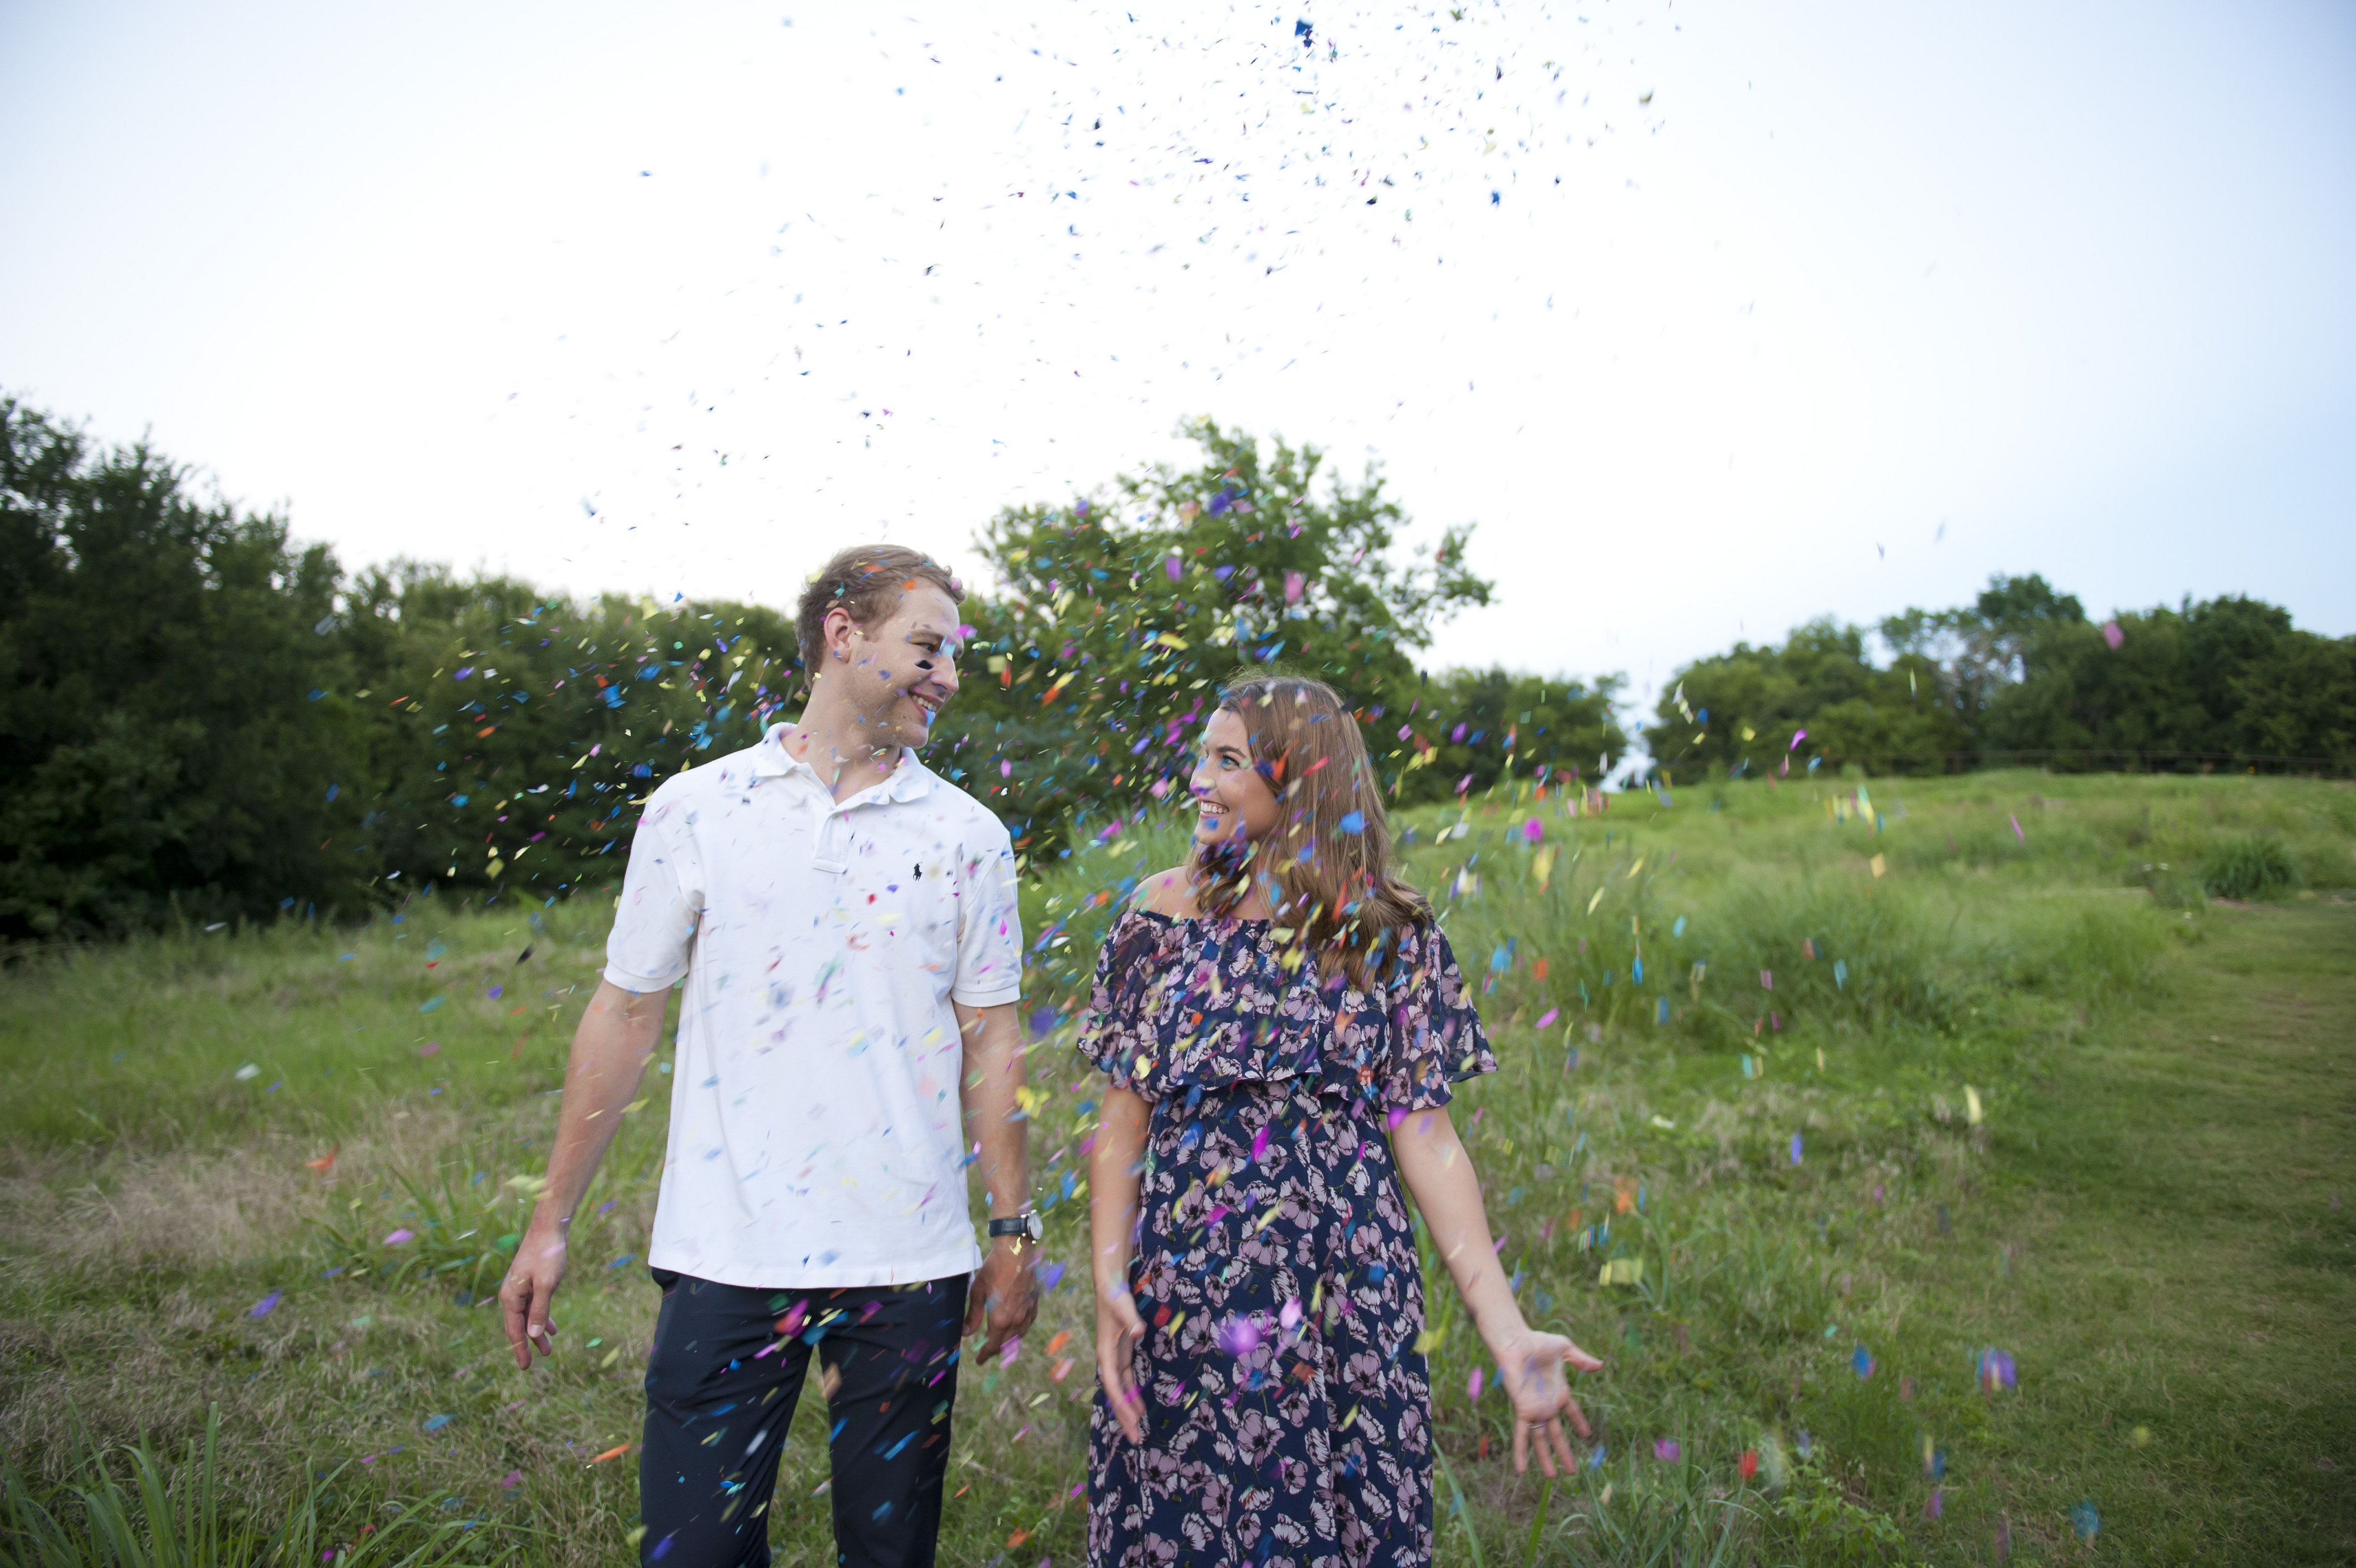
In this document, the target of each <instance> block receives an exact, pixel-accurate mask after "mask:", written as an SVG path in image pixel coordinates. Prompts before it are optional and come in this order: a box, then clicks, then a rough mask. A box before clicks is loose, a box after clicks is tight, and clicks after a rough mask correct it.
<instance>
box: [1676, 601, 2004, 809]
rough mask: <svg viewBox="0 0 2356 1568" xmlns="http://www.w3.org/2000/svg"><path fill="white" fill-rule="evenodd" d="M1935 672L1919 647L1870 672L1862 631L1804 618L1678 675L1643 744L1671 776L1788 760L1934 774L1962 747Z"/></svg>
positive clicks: (1959, 728)
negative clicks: (1828, 760)
mask: <svg viewBox="0 0 2356 1568" xmlns="http://www.w3.org/2000/svg"><path fill="white" fill-rule="evenodd" d="M1926 677H1927V679H1926ZM1939 677H1940V671H1939V670H1938V667H1937V666H1936V665H1934V664H1933V663H1932V662H1931V661H1930V660H1928V659H1927V658H1924V657H1922V655H1920V654H1912V655H1909V656H1905V657H1901V660H1899V661H1898V662H1897V663H1895V664H1892V665H1890V667H1888V668H1881V667H1878V666H1876V665H1875V664H1874V663H1873V661H1872V660H1871V659H1870V658H1869V657H1868V655H1867V651H1866V646H1865V633H1864V632H1863V631H1861V630H1859V629H1858V628H1856V627H1853V626H1841V625H1838V624H1837V623H1835V622H1833V621H1831V620H1815V621H1810V622H1809V623H1808V624H1806V625H1805V626H1803V627H1801V628H1798V629H1796V630H1795V631H1794V632H1793V633H1792V635H1791V636H1790V637H1789V638H1788V639H1785V641H1784V643H1783V646H1782V647H1780V648H1772V647H1771V648H1753V647H1751V645H1750V644H1749V643H1737V644H1736V645H1735V647H1734V648H1733V650H1731V651H1730V652H1727V653H1722V654H1717V655H1714V656H1712V657H1710V658H1708V659H1702V660H1696V661H1695V662H1693V663H1691V664H1688V665H1687V666H1686V667H1685V668H1683V669H1682V670H1680V671H1677V675H1676V682H1674V684H1673V686H1672V689H1671V690H1670V692H1669V693H1668V694H1667V695H1665V696H1664V697H1663V698H1662V699H1661V700H1660V702H1659V703H1658V704H1657V706H1656V707H1655V714H1656V715H1657V717H1658V722H1657V723H1655V725H1652V726H1650V727H1649V728H1647V729H1646V730H1645V732H1644V738H1645V744H1646V745H1647V746H1649V747H1650V748H1651V751H1652V754H1653V757H1654V761H1655V765H1656V766H1657V767H1659V768H1663V769H1665V771H1666V772H1667V773H1668V774H1669V776H1670V777H1671V778H1672V779H1674V778H1675V776H1676V773H1677V772H1678V771H1679V770H1680V769H1684V768H1696V769H1710V770H1717V771H1723V772H1726V773H1728V774H1731V775H1740V774H1741V773H1744V772H1756V771H1759V770H1762V769H1767V770H1778V769H1787V768H1788V764H1789V761H1790V759H1791V758H1792V757H1794V756H1799V757H1807V758H1812V759H1813V758H1818V757H1834V758H1846V757H1868V758H1872V759H1875V760H1877V761H1879V762H1881V763H1882V764H1883V765H1885V766H1892V767H1896V768H1908V769H1922V770H1928V771H1933V772H1936V771H1940V770H1942V769H1944V768H1947V767H1950V766H1960V765H1961V759H1960V758H1956V757H1954V755H1953V754H1957V753H1967V752H1968V751H1969V750H1970V748H1971V744H1972V740H1971V733H1970V731H1969V730H1968V729H1967V728H1966V727H1965V725H1963V723H1962V722H1961V721H1960V719H1959V717H1958V715H1957V713H1956V711H1955V703H1954V693H1953V691H1952V688H1951V685H1950V683H1949V682H1945V681H1943V680H1942V679H1940V678H1939Z"/></svg>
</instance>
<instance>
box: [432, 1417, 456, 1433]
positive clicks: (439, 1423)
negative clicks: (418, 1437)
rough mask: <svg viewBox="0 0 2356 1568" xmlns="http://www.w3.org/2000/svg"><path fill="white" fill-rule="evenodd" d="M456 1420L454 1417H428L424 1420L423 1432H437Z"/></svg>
mask: <svg viewBox="0 0 2356 1568" xmlns="http://www.w3.org/2000/svg"><path fill="white" fill-rule="evenodd" d="M457 1419H458V1418H457V1417H456V1416H455V1415H429V1416H427V1417H426V1418H425V1430H426V1431H428V1432H439V1431H441V1430H442V1429H443V1428H444V1427H445V1426H447V1425H449V1424H450V1423H452V1422H454V1421H455V1420H457Z"/></svg>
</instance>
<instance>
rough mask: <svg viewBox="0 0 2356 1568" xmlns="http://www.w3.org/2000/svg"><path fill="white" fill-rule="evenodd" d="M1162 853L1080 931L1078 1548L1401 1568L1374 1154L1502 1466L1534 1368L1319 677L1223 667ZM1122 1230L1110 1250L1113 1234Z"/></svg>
mask: <svg viewBox="0 0 2356 1568" xmlns="http://www.w3.org/2000/svg"><path fill="white" fill-rule="evenodd" d="M1194 796H1195V799H1196V803H1197V808H1198V812H1199V820H1198V822H1197V825H1196V828H1195V834H1194V850H1193V853H1192V854H1190V855H1189V857H1188V860H1187V864H1186V865H1183V866H1180V867H1177V868H1174V869H1173V870H1171V871H1167V872H1164V873H1162V875H1158V876H1155V877H1151V878H1149V879H1148V880H1147V882H1146V883H1145V884H1144V886H1142V887H1141V888H1140V890H1139V894H1138V897H1137V898H1136V900H1135V901H1134V903H1133V904H1132V905H1131V907H1130V908H1128V909H1126V910H1124V911H1123V913H1122V914H1121V916H1120V918H1119V920H1118V921H1117V922H1116V923H1115V924H1114V926H1113V929H1112V931H1111V932H1110V934H1109V935H1108V937H1107V938H1106V940H1105V946H1104V951H1103V953H1102V954H1101V956H1100V957H1099V958H1098V964H1097V976H1096V986H1095V992H1094V994H1093V996H1092V997H1091V999H1090V1005H1089V1009H1088V1014H1087V1018H1086V1020H1085V1021H1084V1023H1083V1025H1082V1028H1081V1035H1080V1049H1081V1051H1082V1052H1083V1053H1084V1054H1085V1055H1086V1056H1087V1058H1089V1060H1090V1061H1092V1062H1093V1063H1095V1064H1096V1065H1097V1066H1098V1067H1099V1068H1101V1069H1104V1071H1105V1072H1106V1073H1107V1074H1108V1075H1109V1077H1110V1079H1111V1083H1110V1087H1109V1089H1108V1091H1107V1093H1106V1096H1105V1101H1104V1105H1105V1110H1104V1120H1103V1124H1102V1125H1101V1126H1100V1127H1099V1128H1098V1131H1097V1134H1096V1145H1095V1148H1094V1150H1093V1151H1092V1153H1091V1155H1090V1163H1089V1181H1090V1182H1091V1184H1092V1197H1091V1199H1090V1202H1091V1208H1090V1230H1091V1232H1092V1249H1091V1250H1092V1251H1093V1253H1094V1264H1095V1275H1096V1284H1097V1303H1098V1305H1097V1371H1098V1380H1099V1384H1100V1387H1099V1389H1098V1394H1097V1400H1096V1406H1095V1410H1094V1412H1093V1415H1092V1417H1091V1419H1090V1422H1089V1434H1088V1436H1089V1442H1088V1489H1089V1499H1088V1560H1089V1562H1090V1563H1093V1564H1096V1565H1097V1568H1143V1565H1148V1564H1152V1565H1161V1564H1173V1563H1182V1562H1183V1563H1201V1564H1213V1563H1218V1564H1229V1563H1232V1564H1238V1565H1240V1564H1245V1563H1249V1564H1253V1565H1255V1568H1343V1565H1345V1564H1346V1565H1348V1568H1364V1565H1366V1564H1381V1565H1383V1568H1406V1565H1408V1564H1419V1563H1430V1561H1431V1556H1432V1487H1431V1468H1432V1450H1431V1443H1432V1436H1431V1391H1430V1386H1429V1385H1428V1384H1427V1382H1426V1381H1425V1378H1424V1359H1423V1355H1422V1353H1421V1351H1420V1350H1419V1348H1418V1343H1417V1342H1418V1339H1419V1336H1420V1335H1421V1334H1422V1331H1423V1284H1422V1279H1421V1273H1420V1271H1419V1268H1418V1266H1417V1262H1416V1249H1415V1240H1414V1236H1413V1233H1412V1231H1411V1230H1410V1228H1409V1225H1408V1211H1407V1208H1406V1206H1405V1204H1403V1203H1402V1202H1401V1201H1400V1196H1399V1190H1398V1188H1399V1184H1398V1177H1400V1176H1404V1177H1405V1178H1406V1182H1407V1186H1408V1189H1409V1190H1411V1191H1412V1192H1413V1193H1414V1194H1415V1200H1416V1205H1417V1207H1418V1208H1419V1209H1420V1210H1421V1211H1422V1214H1423V1218H1424V1223H1425V1225H1426V1226H1427V1227H1428V1228H1429V1230H1430V1233H1431V1238H1432V1240H1433V1242H1434V1243H1435V1245H1436V1246H1437V1248H1438V1250H1439V1251H1440V1255H1441V1256H1442V1257H1444V1258H1446V1259H1447V1260H1448V1265H1449V1270H1450V1272H1451V1273H1453V1274H1454V1275H1455V1278H1456V1284H1457V1288H1458V1289H1459V1290H1461V1291H1462V1293H1463V1294H1464V1299H1465V1301H1466V1303H1467V1304H1468V1305H1470V1307H1471V1308H1472V1318H1473V1321H1474V1323H1475V1324H1476V1325H1477V1326H1479V1329H1480V1332H1481V1336H1482V1337H1483V1340H1484V1341H1485V1342H1486V1343H1487V1345H1488V1348H1489V1350H1490V1353H1491V1354H1492V1355H1493V1356H1494V1358H1495V1359H1496V1364H1497V1366H1498V1367H1499V1368H1500V1369H1501V1370H1502V1374H1503V1378H1504V1380H1505V1384H1506V1387H1507V1389H1508V1391H1509V1393H1510V1397H1511V1399H1512V1401H1513V1404H1514V1410H1515V1418H1516V1421H1517V1424H1516V1426H1515V1435H1514V1462H1515V1467H1516V1468H1517V1469H1521V1468H1526V1467H1527V1465H1528V1449H1529V1446H1530V1442H1531V1440H1532V1439H1533V1438H1536V1439H1537V1449H1538V1461H1539V1464H1540V1465H1541V1466H1542V1467H1543V1468H1544V1469H1545V1471H1546V1473H1547V1475H1549V1476H1551V1475H1553V1474H1555V1473H1556V1467H1557V1466H1558V1464H1559V1465H1560V1466H1562V1467H1563V1468H1564V1469H1566V1470H1568V1469H1569V1467H1570V1466H1571V1464H1572V1460H1571V1455H1570V1448H1569V1443H1568V1441H1567V1439H1566V1438H1565V1437H1564V1434H1563V1430H1562V1423H1561V1421H1560V1420H1559V1417H1560V1416H1561V1415H1563V1414H1564V1413H1565V1412H1568V1413H1569V1417H1570V1420H1571V1423H1572V1424H1574V1425H1575V1426H1576V1427H1577V1428H1578V1429H1579V1432H1580V1435H1581V1436H1585V1435H1587V1432H1588V1429H1587V1423H1586V1421H1585V1418H1584V1417H1583V1416H1582V1415H1581V1414H1580V1409H1579V1406H1578V1404H1577V1403H1576V1402H1573V1401H1572V1400H1571V1398H1570V1393H1569V1389H1568V1387H1567V1386H1566V1385H1565V1382H1564V1378H1563V1370H1562V1369H1563V1364H1564V1362H1566V1361H1569V1362H1570V1363H1572V1364H1574V1365H1576V1366H1578V1367H1579V1368H1580V1369H1582V1370H1588V1371H1591V1370H1593V1369H1596V1368H1597V1367H1600V1366H1601V1364H1602V1363H1601V1362H1600V1361H1598V1360H1596V1359H1594V1358H1593V1357H1591V1356H1590V1355H1588V1354H1587V1353H1586V1352H1585V1351H1582V1350H1580V1348H1578V1347H1577V1346H1575V1345H1573V1344H1572V1343H1571V1342H1570V1341H1569V1340H1568V1339H1564V1338H1562V1337H1559V1336H1557V1335H1552V1334H1540V1333H1537V1332H1535V1331H1533V1330H1532V1329H1531V1328H1530V1327H1529V1326H1527V1325H1526V1324H1525V1323H1524V1322H1523V1321H1522V1315H1521V1312H1520V1310H1519V1309H1518V1308H1517V1307H1516V1305H1515V1302H1514V1296H1513V1293H1512V1291H1511V1290H1510V1289H1509V1288H1508V1286H1507V1285H1506V1283H1505V1274H1504V1271H1503V1270H1502V1269H1501V1268H1500V1266H1499V1264H1498V1262H1497V1258H1496V1255H1495V1253H1494V1251H1492V1249H1491V1245H1490V1240H1489V1227H1488V1221H1487V1219H1486V1217H1485V1216H1484V1215H1483V1212H1482V1208H1481V1189H1480V1185H1479V1183H1478V1181H1477V1180H1476V1179H1475V1177H1474V1176H1473V1173H1472V1160H1471V1159H1470V1157H1469V1156H1467V1155H1466V1154H1465V1152H1464V1148H1463V1145H1462V1144H1460V1143H1459V1142H1458V1141H1457V1138H1456V1133H1455V1130H1454V1129H1453V1127H1452V1126H1451V1124H1450V1122H1449V1114H1448V1110H1447V1105H1448V1101H1449V1097H1450V1088H1449V1086H1450V1085H1451V1083H1454V1082H1458V1081H1461V1080H1462V1079H1466V1078H1470V1077H1472V1075H1473V1074H1475V1073H1482V1072H1490V1071H1494V1069H1495V1068H1496V1065H1497V1064H1496V1058H1494V1056H1492V1055H1491V1054H1490V1051H1489V1045H1488V1040H1487V1037H1486V1036H1485V1035H1483V1032H1482V1028H1481V1020H1480V1018H1479V1017H1478V1016H1477V1015H1475V1014H1474V1012H1473V1010H1472V1002H1471V999H1470V996H1469V994H1468V993H1467V990H1466V987H1465V984H1464V978H1463V976H1462V974H1461V973H1460V972H1458V970H1457V967H1456V962H1455V960H1454V958H1453V956H1452V955H1451V953H1450V951H1449V947H1448V940H1447V938H1446V937H1444V936H1443V935H1441V934H1440V929H1439V928H1438V926H1437V925H1436V924H1435V923H1434V921H1433V919H1432V914H1431V909H1430V906H1429V905H1428V904H1426V903H1425V902H1424V900H1423V899H1422V897H1420V896H1419V895H1418V894H1417V893H1416V892H1415V891H1414V890H1413V889H1412V888H1410V887H1408V886H1405V885H1404V884H1402V883H1400V882H1398V881H1397V880H1395V879H1394V878H1393V877H1392V875H1391V874H1390V869H1389V850H1390V838H1389V832H1388V830H1387V827H1386V825H1385V822H1384V818H1383V809H1382V801H1381V799H1380V796H1379V793H1378V791H1377V789H1376V783H1375V779H1374V772H1373V768H1372V765H1371V763H1370V762H1369V761H1368V759H1367V756H1366V749H1365V741H1364V740H1363V739H1362V738H1361V736H1359V733H1358V725H1357V721H1356V720H1355V718H1353V717H1352V716H1351V714H1350V712H1349V710H1348V709H1347V708H1346V707H1344V705H1343V703H1342V702H1341V699H1340V698H1339V697H1338V696H1336V695H1335V693H1333V690H1332V689H1331V688H1330V687H1327V686H1325V685H1323V684H1321V683H1320V682H1314V681H1305V680H1298V679H1293V678H1290V677H1273V678H1263V679H1258V680H1253V681H1248V682H1244V683H1243V684H1241V685H1238V686H1236V687H1233V688H1231V689H1229V690H1228V691H1227V692H1226V693H1225V694H1224V695H1223V696H1222V698H1221V701H1220V705H1219V707H1218V710H1217V711H1216V712H1215V713H1214V714H1212V715H1211V719H1210V722H1209V724H1208V725H1207V726H1206V728H1205V746H1204V753H1203V757H1202V760H1201V762H1200V764H1199V766H1198V767H1197V768H1196V769H1195V772H1194ZM1132 1241H1133V1242H1134V1247H1135V1251H1134V1255H1132V1250H1131V1249H1132Z"/></svg>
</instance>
